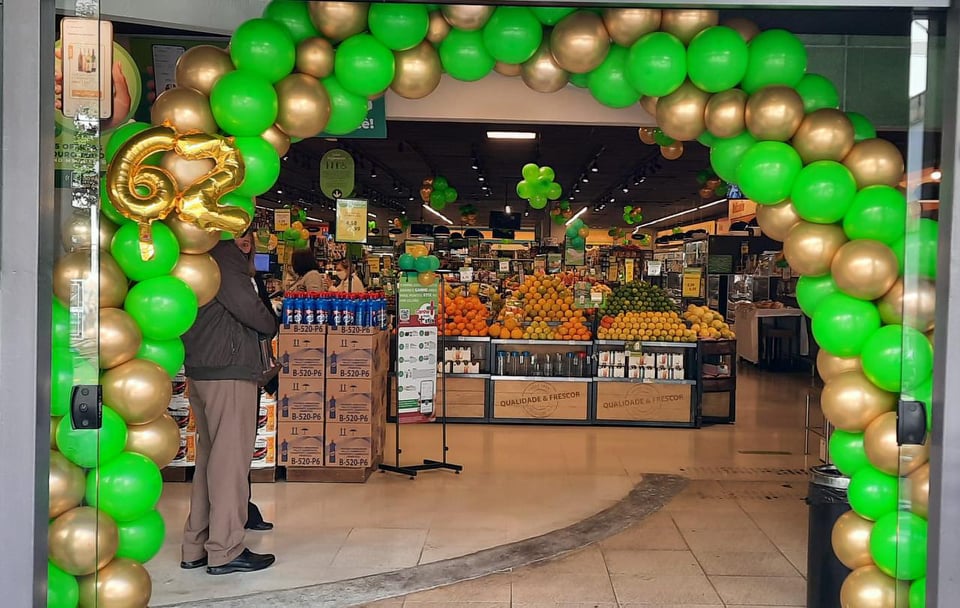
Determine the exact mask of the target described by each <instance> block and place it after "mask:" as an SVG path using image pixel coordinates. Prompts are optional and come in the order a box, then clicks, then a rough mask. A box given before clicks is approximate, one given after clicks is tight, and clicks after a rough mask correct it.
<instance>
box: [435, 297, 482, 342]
mask: <svg viewBox="0 0 960 608" xmlns="http://www.w3.org/2000/svg"><path fill="white" fill-rule="evenodd" d="M443 313H444V314H443V319H442V320H441V322H440V325H441V327H440V329H441V330H442V331H443V333H444V335H446V336H472V337H479V336H486V335H487V333H488V331H489V330H488V328H487V319H488V318H489V317H490V311H489V310H488V309H487V307H486V306H484V305H483V303H482V302H480V298H478V297H477V296H466V297H464V296H456V297H454V298H451V299H448V300H447V301H446V308H445V309H444V311H443Z"/></svg>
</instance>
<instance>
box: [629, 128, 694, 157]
mask: <svg viewBox="0 0 960 608" xmlns="http://www.w3.org/2000/svg"><path fill="white" fill-rule="evenodd" d="M639 133H640V141H642V142H643V143H645V144H651V145H652V144H656V145H658V146H660V155H661V156H663V157H664V158H665V159H667V160H677V159H678V158H680V157H681V156H683V142H682V141H677V140H675V139H674V138H672V137H670V136H669V135H667V134H666V133H664V132H663V130H662V129H660V128H659V127H656V128H652V127H640V129H639Z"/></svg>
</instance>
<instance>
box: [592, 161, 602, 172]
mask: <svg viewBox="0 0 960 608" xmlns="http://www.w3.org/2000/svg"><path fill="white" fill-rule="evenodd" d="M590 173H600V167H598V166H597V163H593V164H592V165H590Z"/></svg>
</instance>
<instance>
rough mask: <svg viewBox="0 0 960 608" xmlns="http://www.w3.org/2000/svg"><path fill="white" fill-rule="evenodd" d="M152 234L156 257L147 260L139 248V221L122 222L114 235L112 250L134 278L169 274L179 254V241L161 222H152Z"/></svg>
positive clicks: (129, 275) (141, 279)
mask: <svg viewBox="0 0 960 608" xmlns="http://www.w3.org/2000/svg"><path fill="white" fill-rule="evenodd" d="M150 234H151V235H153V249H154V254H153V258H152V259H149V260H144V259H143V255H142V254H141V252H140V225H139V224H134V223H133V222H130V223H128V224H124V225H123V226H120V228H119V229H118V230H117V232H116V234H115V235H114V237H113V244H112V245H111V246H110V253H111V254H113V259H115V260H116V261H117V264H119V265H120V268H122V269H123V272H124V274H126V275H127V276H128V277H130V278H131V279H133V280H134V281H145V280H147V279H152V278H153V277H159V276H161V275H165V274H169V273H170V271H171V270H173V267H174V266H176V265H177V259H178V258H179V257H180V242H179V241H177V237H176V235H174V234H173V231H172V230H170V229H169V228H167V225H166V224H164V223H162V222H153V223H152V224H150Z"/></svg>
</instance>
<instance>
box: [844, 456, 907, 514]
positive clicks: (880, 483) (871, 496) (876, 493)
mask: <svg viewBox="0 0 960 608" xmlns="http://www.w3.org/2000/svg"><path fill="white" fill-rule="evenodd" d="M898 485H899V484H898V483H897V478H896V477H894V476H893V475H887V474H886V473H883V472H881V471H878V470H877V469H875V468H874V467H873V466H872V465H867V466H865V467H863V468H861V469H860V470H859V471H857V472H856V473H854V474H853V476H851V478H850V486H849V487H848V488H847V496H848V498H849V499H850V506H851V507H852V508H853V510H854V511H855V512H856V514H857V515H859V516H860V517H863V518H865V519H869V520H870V521H877V520H878V519H880V518H881V517H883V516H884V515H886V514H887V513H892V512H895V511H896V510H897V492H898V490H899V488H898Z"/></svg>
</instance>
